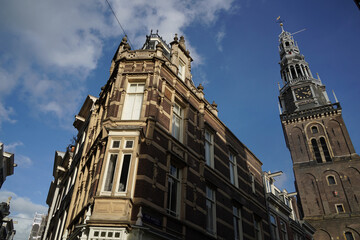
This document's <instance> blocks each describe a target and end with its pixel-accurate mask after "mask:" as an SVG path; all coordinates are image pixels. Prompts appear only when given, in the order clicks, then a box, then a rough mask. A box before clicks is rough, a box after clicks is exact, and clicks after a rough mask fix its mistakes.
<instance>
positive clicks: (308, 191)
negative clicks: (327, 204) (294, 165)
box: [296, 173, 324, 216]
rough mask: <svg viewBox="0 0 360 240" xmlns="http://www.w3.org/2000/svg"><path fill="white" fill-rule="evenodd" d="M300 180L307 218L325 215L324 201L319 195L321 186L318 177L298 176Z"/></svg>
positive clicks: (301, 196) (302, 200)
mask: <svg viewBox="0 0 360 240" xmlns="http://www.w3.org/2000/svg"><path fill="white" fill-rule="evenodd" d="M296 179H299V180H300V181H299V185H298V187H299V192H301V193H302V195H300V198H301V203H302V205H303V211H304V215H305V216H319V215H322V214H324V208H323V205H322V199H321V196H320V194H319V185H318V182H317V181H316V177H315V176H314V175H313V174H311V173H306V174H304V175H302V176H296Z"/></svg>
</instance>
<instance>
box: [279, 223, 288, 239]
mask: <svg viewBox="0 0 360 240" xmlns="http://www.w3.org/2000/svg"><path fill="white" fill-rule="evenodd" d="M280 229H281V238H282V240H287V230H286V223H285V222H284V221H281V220H280Z"/></svg>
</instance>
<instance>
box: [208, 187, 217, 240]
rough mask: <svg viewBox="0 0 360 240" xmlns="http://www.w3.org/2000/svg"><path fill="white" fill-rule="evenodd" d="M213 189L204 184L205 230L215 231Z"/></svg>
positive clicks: (213, 232)
mask: <svg viewBox="0 0 360 240" xmlns="http://www.w3.org/2000/svg"><path fill="white" fill-rule="evenodd" d="M215 225H216V213H215V191H214V190H213V189H212V188H210V187H208V186H206V231H207V232H209V233H211V234H215V233H216V226H215Z"/></svg>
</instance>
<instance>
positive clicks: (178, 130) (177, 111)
mask: <svg viewBox="0 0 360 240" xmlns="http://www.w3.org/2000/svg"><path fill="white" fill-rule="evenodd" d="M172 120H173V121H172V135H173V136H174V137H175V138H176V139H177V140H179V141H180V142H181V141H182V124H183V123H182V121H183V110H182V109H181V107H180V106H179V105H178V104H176V103H175V104H174V110H173V119H172Z"/></svg>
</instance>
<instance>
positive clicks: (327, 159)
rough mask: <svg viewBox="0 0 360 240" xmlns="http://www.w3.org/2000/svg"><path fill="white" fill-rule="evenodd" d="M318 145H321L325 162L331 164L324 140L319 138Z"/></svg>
mask: <svg viewBox="0 0 360 240" xmlns="http://www.w3.org/2000/svg"><path fill="white" fill-rule="evenodd" d="M320 143H321V147H322V149H323V152H324V156H325V160H326V162H331V157H330V153H329V149H328V147H327V144H326V141H325V138H323V137H321V138H320Z"/></svg>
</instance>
